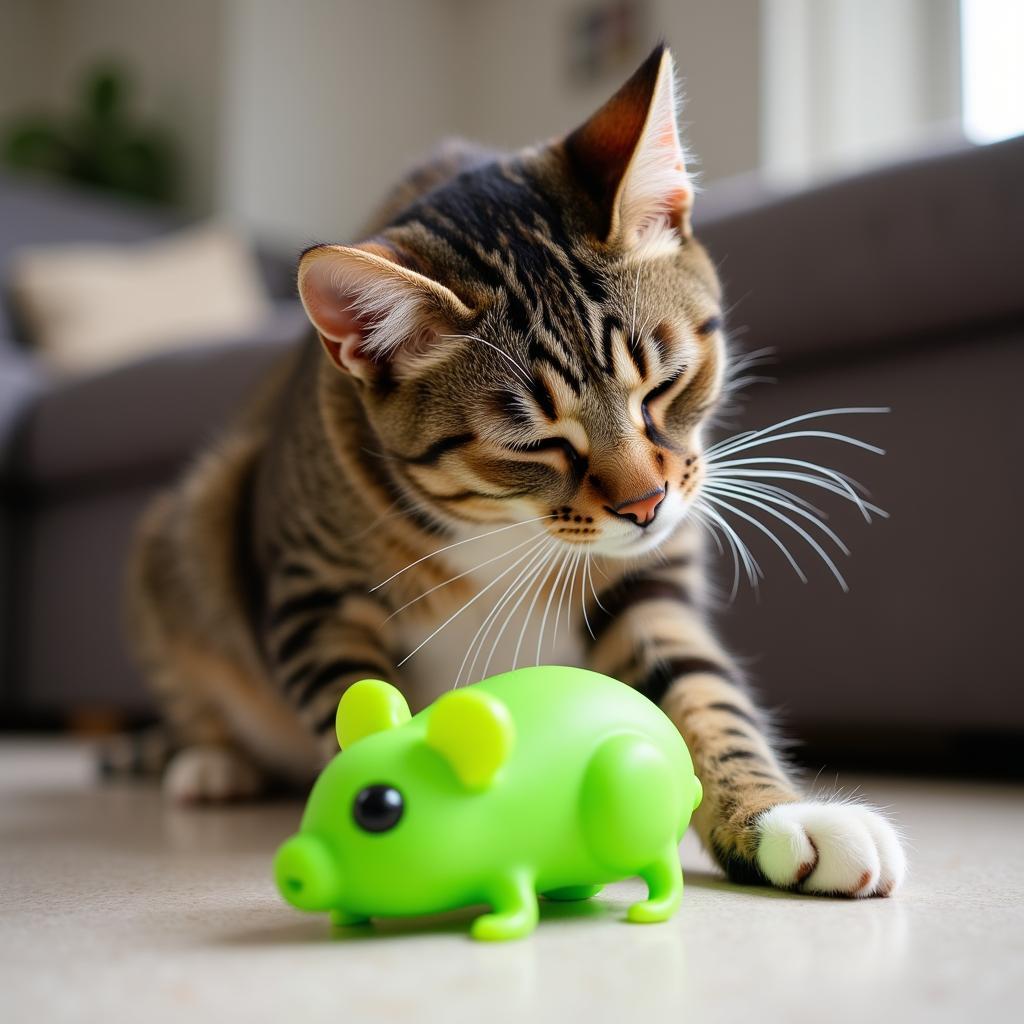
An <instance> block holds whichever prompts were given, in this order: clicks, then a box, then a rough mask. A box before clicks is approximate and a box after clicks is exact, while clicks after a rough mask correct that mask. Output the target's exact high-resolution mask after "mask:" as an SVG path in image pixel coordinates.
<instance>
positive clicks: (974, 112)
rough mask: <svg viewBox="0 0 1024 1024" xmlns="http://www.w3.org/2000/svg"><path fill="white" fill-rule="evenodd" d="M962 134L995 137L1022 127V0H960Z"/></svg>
mask: <svg viewBox="0 0 1024 1024" xmlns="http://www.w3.org/2000/svg"><path fill="white" fill-rule="evenodd" d="M960 36H961V53H962V59H963V72H962V81H963V111H964V113H963V118H964V134H965V135H966V136H967V137H968V138H969V139H970V140H971V141H972V142H996V141H998V140H999V139H1005V138H1009V137H1010V136H1011V135H1019V134H1021V133H1022V132H1024V59H1022V57H1021V46H1022V43H1024V0H960Z"/></svg>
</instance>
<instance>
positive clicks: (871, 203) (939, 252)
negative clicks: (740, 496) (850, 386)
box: [697, 136, 1024, 360]
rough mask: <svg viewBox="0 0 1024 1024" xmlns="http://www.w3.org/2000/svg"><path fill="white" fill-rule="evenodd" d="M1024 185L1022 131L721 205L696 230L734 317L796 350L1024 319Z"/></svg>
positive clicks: (756, 343)
mask: <svg viewBox="0 0 1024 1024" xmlns="http://www.w3.org/2000/svg"><path fill="white" fill-rule="evenodd" d="M1022 183H1024V136H1021V137H1018V138H1015V139H1010V140H1008V141H1006V142H1001V143H997V144H995V145H991V146H980V147H971V148H969V149H962V148H958V149H957V150H955V151H953V152H947V153H944V154H940V155H934V156H930V157H926V158H922V159H917V160H913V161H909V162H906V163H900V164H895V165H892V166H888V167H884V168H881V169H878V170H874V171H871V172H869V173H865V174H860V175H857V176H855V177H850V178H845V179H842V180H837V181H833V182H829V183H826V184H823V185H820V186H817V187H815V188H811V189H807V190H806V191H802V192H798V193H795V194H790V195H785V196H771V195H770V194H769V195H766V194H764V193H762V194H760V195H757V196H756V197H755V199H754V201H753V202H751V203H750V204H749V205H746V206H743V205H742V204H737V203H736V202H731V203H727V204H724V208H722V205H723V204H718V206H719V208H718V209H717V210H716V209H715V206H716V204H715V203H714V202H713V201H712V202H711V203H710V206H711V212H710V214H709V215H708V216H707V217H705V218H704V219H702V220H699V221H698V227H697V232H698V236H699V237H700V238H701V240H702V241H703V242H704V243H705V245H707V247H708V249H709V250H710V252H711V255H712V257H713V258H714V259H715V261H716V263H718V264H719V265H720V267H721V274H722V277H723V279H724V283H725V287H726V292H727V303H737V304H738V308H737V309H736V312H735V315H734V316H733V317H732V320H733V322H734V323H741V324H744V325H746V326H749V328H750V335H749V344H750V345H751V347H754V348H759V347H761V346H763V345H769V346H773V347H775V348H776V349H777V350H778V352H779V356H780V358H782V359H783V360H786V359H789V358H791V357H800V356H804V355H817V354H823V353H827V352H836V351H840V350H844V349H851V348H858V347H869V346H872V345H875V344H879V343H887V344H891V343H894V342H896V341H901V340H905V339H913V338H914V337H915V336H921V335H924V334H925V333H927V332H941V333H944V334H945V333H947V332H952V331H955V330H957V329H960V328H963V327H965V326H970V325H975V324H980V323H985V322H999V321H1002V320H1007V319H1009V318H1011V317H1019V316H1020V315H1021V314H1022V313H1024V288H1022V287H1021V270H1020V267H1021V262H1020V261H1021V256H1020V253H1021V249H1022V246H1024V184H1022ZM714 191H715V190H714V189H713V188H712V189H710V190H709V195H708V197H707V198H708V199H710V200H713V197H714ZM699 205H700V204H699V203H698V209H699ZM747 340H748V339H745V341H747Z"/></svg>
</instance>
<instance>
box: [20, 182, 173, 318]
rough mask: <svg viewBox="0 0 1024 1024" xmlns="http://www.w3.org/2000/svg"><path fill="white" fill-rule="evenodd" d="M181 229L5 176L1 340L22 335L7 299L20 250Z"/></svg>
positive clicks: (131, 207)
mask: <svg viewBox="0 0 1024 1024" xmlns="http://www.w3.org/2000/svg"><path fill="white" fill-rule="evenodd" d="M179 224H180V221H179V220H177V219H176V218H174V217H173V216H172V215H171V214H169V213H167V212H165V211H162V210H157V209H153V208H151V207H148V206H145V205H143V204H141V203H131V202H126V201H125V200H124V199H112V198H108V197H107V196H104V195H103V194H102V193H93V192H88V191H85V190H81V189H71V188H68V187H67V186H59V185H54V184H50V183H48V182H40V181H34V180H31V179H27V178H19V177H12V176H10V175H7V174H0V282H3V288H4V289H5V294H3V295H0V338H10V337H14V336H15V335H16V333H17V326H18V325H17V323H16V321H15V318H14V317H13V316H12V315H11V313H10V311H9V309H8V304H7V298H8V296H7V294H6V287H7V281H8V280H9V266H8V265H9V263H10V260H11V257H12V256H13V254H14V253H15V252H16V251H17V250H19V249H21V248H24V247H26V246H35V245H47V244H50V243H55V242H138V241H141V240H143V239H146V238H152V237H154V236H156V235H159V234H163V233H164V232H165V231H169V230H171V229H172V228H174V227H176V226H178V225H179Z"/></svg>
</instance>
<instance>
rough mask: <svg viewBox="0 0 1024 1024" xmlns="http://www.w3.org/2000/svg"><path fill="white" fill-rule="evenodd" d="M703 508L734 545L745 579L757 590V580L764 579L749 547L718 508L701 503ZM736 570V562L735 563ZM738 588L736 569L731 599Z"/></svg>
mask: <svg viewBox="0 0 1024 1024" xmlns="http://www.w3.org/2000/svg"><path fill="white" fill-rule="evenodd" d="M703 510H705V512H706V513H707V514H708V515H710V516H711V517H712V519H713V520H714V521H715V522H716V523H718V524H719V525H720V526H721V527H722V530H723V531H724V534H725V537H726V540H728V541H729V544H730V545H734V546H735V547H734V551H735V553H736V554H737V556H738V558H739V560H740V561H741V562H742V565H743V569H744V571H745V572H746V579H748V580H749V581H750V584H751V586H752V587H753V588H754V589H755V590H757V589H758V581H759V580H763V579H764V572H763V571H762V570H761V566H760V565H759V564H758V560H757V559H756V558H755V557H754V555H753V554H752V553H751V549H750V548H749V547H748V546H746V542H745V541H744V540H743V539H742V538H741V537H740V536H739V534H738V532H737V531H736V530H735V528H734V527H733V525H732V523H730V522H729V520H728V519H726V518H725V516H723V515H722V514H721V513H720V512H719V511H718V509H716V508H715V507H714V506H712V505H710V504H708V503H707V502H706V503H705V504H703ZM737 570H738V564H737ZM738 588H739V574H738V571H737V573H736V574H735V575H734V578H733V591H732V593H731V595H730V598H729V599H730V600H733V599H734V598H735V596H736V592H737V590H738Z"/></svg>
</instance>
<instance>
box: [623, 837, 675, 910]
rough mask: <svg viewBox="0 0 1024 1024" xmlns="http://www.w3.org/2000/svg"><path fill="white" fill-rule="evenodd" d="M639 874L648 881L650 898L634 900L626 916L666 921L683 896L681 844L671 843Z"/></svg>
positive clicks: (648, 896) (648, 895)
mask: <svg viewBox="0 0 1024 1024" xmlns="http://www.w3.org/2000/svg"><path fill="white" fill-rule="evenodd" d="M640 877H641V878H642V879H643V880H644V881H645V882H646V883H647V899H645V900H641V901H640V902H639V903H634V904H633V906H631V907H630V908H629V911H628V913H627V914H626V917H627V918H628V919H629V920H630V921H636V922H640V923H645V924H646V923H648V922H652V921H667V920H668V919H669V918H670V917H671V916H672V915H673V914H674V913H675V912H676V910H677V909H678V908H679V901H680V900H681V899H682V898H683V871H682V868H680V866H679V849H678V847H677V846H676V845H675V844H674V843H673V844H671V845H670V846H669V847H668V848H667V849H666V850H665V852H664V853H663V854H662V856H660V857H659V858H658V859H657V860H656V861H654V863H653V864H649V865H648V866H647V867H646V868H644V869H643V871H641V872H640Z"/></svg>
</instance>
